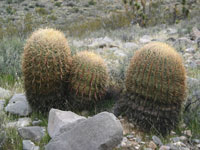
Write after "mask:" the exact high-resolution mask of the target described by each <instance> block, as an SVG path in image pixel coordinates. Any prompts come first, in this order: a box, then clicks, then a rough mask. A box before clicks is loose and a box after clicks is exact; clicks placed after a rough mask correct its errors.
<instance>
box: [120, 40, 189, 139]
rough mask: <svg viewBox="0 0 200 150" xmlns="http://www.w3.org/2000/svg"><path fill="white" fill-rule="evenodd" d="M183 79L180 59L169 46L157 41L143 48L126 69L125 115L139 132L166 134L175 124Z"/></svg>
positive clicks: (182, 97) (184, 76) (183, 91)
mask: <svg viewBox="0 0 200 150" xmlns="http://www.w3.org/2000/svg"><path fill="white" fill-rule="evenodd" d="M185 79H186V74H185V68H184V65H183V63H182V58H181V57H180V56H179V54H178V53H177V52H176V51H175V50H174V49H173V48H172V47H170V46H169V45H167V44H165V43H161V42H152V43H149V44H147V45H145V46H144V47H143V48H141V49H140V50H138V51H137V52H136V53H135V55H134V56H133V58H132V60H131V62H130V65H129V67H128V70H127V74H126V81H125V84H126V93H127V99H128V102H125V103H126V104H127V105H128V109H129V111H127V115H128V116H129V117H130V119H132V120H133V122H135V123H136V124H137V125H139V127H141V128H142V129H144V130H147V131H150V130H156V131H158V132H159V133H161V134H163V135H166V134H167V133H169V131H170V130H171V129H173V128H174V127H176V126H177V124H178V121H179V117H180V113H181V106H182V102H183V101H184V100H185V96H186V82H185ZM123 109H124V108H123ZM124 111H125V110H124Z"/></svg>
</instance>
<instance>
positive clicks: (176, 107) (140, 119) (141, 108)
mask: <svg viewBox="0 0 200 150" xmlns="http://www.w3.org/2000/svg"><path fill="white" fill-rule="evenodd" d="M180 113H181V105H180V103H171V104H163V103H160V102H158V101H154V100H152V99H145V97H143V96H141V95H138V94H131V96H130V95H126V96H123V98H122V99H120V100H119V101H118V103H117V104H116V107H115V115H117V116H118V115H122V116H126V117H128V119H129V121H131V122H132V123H133V124H135V125H137V126H138V127H139V128H140V129H141V130H143V131H145V132H151V131H153V132H155V133H157V134H162V135H163V136H165V135H167V134H169V133H170V131H171V130H173V129H174V128H175V127H176V126H177V125H178V123H179V119H180V118H179V117H180Z"/></svg>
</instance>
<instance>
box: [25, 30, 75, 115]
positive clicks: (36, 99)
mask: <svg viewBox="0 0 200 150" xmlns="http://www.w3.org/2000/svg"><path fill="white" fill-rule="evenodd" d="M70 63H71V58H70V49H69V46H68V43H67V40H66V38H65V36H64V34H63V33H61V32H60V31H58V30H54V29H48V28H46V29H39V30H37V31H35V32H33V33H32V35H31V36H30V38H29V39H28V40H27V42H26V45H25V47H24V53H23V60H22V71H23V75H24V85H25V92H26V96H27V98H28V101H29V103H30V104H31V106H32V107H33V108H34V109H37V110H39V111H41V112H45V111H48V110H49V108H51V107H56V108H60V107H61V106H63V105H64V102H65V101H64V99H63V95H64V92H63V89H62V87H63V85H64V84H66V83H65V81H66V80H67V79H66V78H67V77H68V72H69V66H70Z"/></svg>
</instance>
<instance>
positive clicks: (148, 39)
mask: <svg viewBox="0 0 200 150" xmlns="http://www.w3.org/2000/svg"><path fill="white" fill-rule="evenodd" d="M151 40H152V37H151V36H149V35H144V36H143V37H141V38H140V40H139V41H140V43H142V44H145V43H149V42H151Z"/></svg>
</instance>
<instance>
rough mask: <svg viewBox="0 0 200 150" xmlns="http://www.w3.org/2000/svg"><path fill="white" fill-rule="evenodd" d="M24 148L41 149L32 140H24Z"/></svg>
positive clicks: (28, 149)
mask: <svg viewBox="0 0 200 150" xmlns="http://www.w3.org/2000/svg"><path fill="white" fill-rule="evenodd" d="M22 143H23V150H39V149H40V148H39V146H35V144H34V143H33V142H31V141H30V140H23V141H22Z"/></svg>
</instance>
